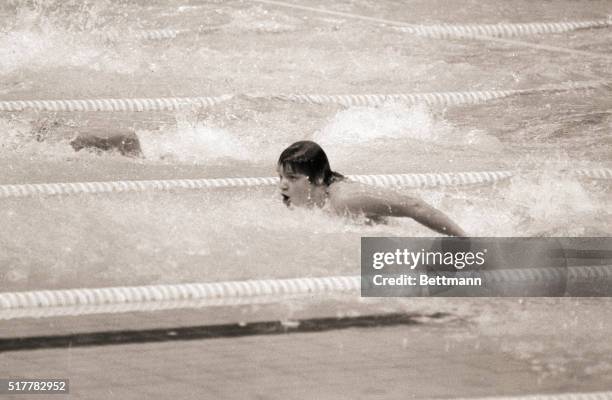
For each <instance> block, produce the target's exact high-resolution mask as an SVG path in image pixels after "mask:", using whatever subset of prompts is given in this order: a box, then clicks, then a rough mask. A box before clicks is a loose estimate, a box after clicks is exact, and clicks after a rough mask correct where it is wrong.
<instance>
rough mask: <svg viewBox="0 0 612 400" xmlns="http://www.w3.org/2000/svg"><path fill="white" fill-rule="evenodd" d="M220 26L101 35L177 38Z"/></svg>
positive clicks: (208, 31) (111, 37) (109, 38)
mask: <svg viewBox="0 0 612 400" xmlns="http://www.w3.org/2000/svg"><path fill="white" fill-rule="evenodd" d="M219 29H220V27H217V26H212V27H200V28H199V29H171V28H164V29H145V30H128V31H126V32H115V31H113V32H102V33H101V34H100V35H101V36H102V37H103V38H104V39H106V40H110V41H113V42H117V41H121V40H125V39H126V38H135V39H140V40H169V39H176V38H177V37H178V36H181V35H187V34H197V33H210V32H214V31H218V30H219Z"/></svg>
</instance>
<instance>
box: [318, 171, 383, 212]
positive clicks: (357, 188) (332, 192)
mask: <svg viewBox="0 0 612 400" xmlns="http://www.w3.org/2000/svg"><path fill="white" fill-rule="evenodd" d="M375 191H376V189H375V188H373V187H372V186H369V185H366V184H363V183H360V182H355V181H350V180H347V179H344V180H341V181H338V182H334V183H333V184H331V185H330V186H329V188H328V195H329V202H330V206H331V208H332V209H333V210H335V211H336V212H339V213H344V212H345V211H346V209H347V208H352V207H351V206H352V205H353V203H354V202H355V200H357V199H359V198H360V197H363V196H364V195H371V194H372V193H373V192H375Z"/></svg>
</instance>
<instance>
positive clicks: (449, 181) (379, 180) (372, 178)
mask: <svg viewBox="0 0 612 400" xmlns="http://www.w3.org/2000/svg"><path fill="white" fill-rule="evenodd" d="M525 172H528V171H525ZM567 172H568V173H571V174H573V175H574V176H576V177H581V178H590V179H606V180H609V179H612V169H610V168H596V169H576V170H571V171H567ZM516 174H517V171H479V172H440V173H424V174H389V175H349V176H348V178H349V179H351V180H354V181H357V182H361V183H365V184H368V185H374V186H402V187H407V188H428V187H438V186H465V185H478V184H493V183H495V182H498V181H501V180H504V179H508V178H510V177H513V176H515V175H516ZM276 184H278V178H276V177H248V178H211V179H169V180H142V181H106V182H61V183H31V184H17V185H0V198H19V197H29V196H59V195H77V194H98V193H125V192H149V191H168V190H175V189H212V188H238V187H257V186H273V185H276Z"/></svg>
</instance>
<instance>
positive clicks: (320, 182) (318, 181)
mask: <svg viewBox="0 0 612 400" xmlns="http://www.w3.org/2000/svg"><path fill="white" fill-rule="evenodd" d="M314 184H315V185H317V186H320V185H322V184H323V177H322V176H319V177H316V178H315V180H314Z"/></svg>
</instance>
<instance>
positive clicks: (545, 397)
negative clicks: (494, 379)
mask: <svg viewBox="0 0 612 400" xmlns="http://www.w3.org/2000/svg"><path fill="white" fill-rule="evenodd" d="M455 400H612V392H587V393H555V394H532V395H526V396H498V397H468V398H458V399H455Z"/></svg>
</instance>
